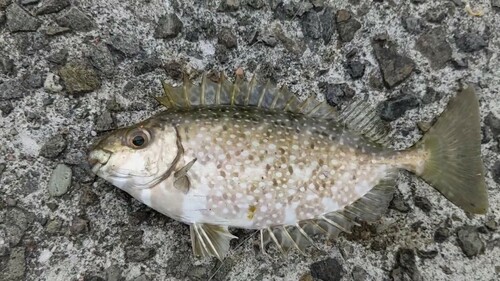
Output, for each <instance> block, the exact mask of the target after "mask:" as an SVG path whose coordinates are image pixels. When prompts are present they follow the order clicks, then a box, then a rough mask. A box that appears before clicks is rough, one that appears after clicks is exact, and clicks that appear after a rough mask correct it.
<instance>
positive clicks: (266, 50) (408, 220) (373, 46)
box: [0, 0, 500, 281]
mask: <svg viewBox="0 0 500 281" xmlns="http://www.w3.org/2000/svg"><path fill="white" fill-rule="evenodd" d="M469 2H470V5H471V7H472V8H473V9H474V10H479V9H482V10H483V11H484V15H483V16H480V17H479V16H477V17H476V16H470V15H469V14H468V13H467V12H466V11H464V8H465V6H464V4H463V1H459V0H454V1H441V2H439V3H436V1H423V0H413V1H380V0H377V1H372V0H338V1H324V0H306V1H297V0H286V1H284V0H272V1H262V0H219V1H211V2H210V1H209V2H207V1H194V0H185V1H173V0H164V1H163V0H162V1H138V0H133V1H119V0H109V1H97V0H79V1H68V0H40V1H38V0H16V1H12V0H0V111H1V115H2V117H0V138H1V139H2V145H1V146H0V186H1V187H2V188H0V198H2V200H0V280H8V278H10V279H14V280H38V279H43V280H53V279H61V280H73V279H74V280H102V279H104V280H166V279H168V280H209V279H210V277H211V276H212V275H213V276H214V278H213V280H235V281H239V280H277V281H281V280H302V281H305V280H320V279H319V278H320V277H321V278H326V279H327V280H328V279H329V278H332V279H334V280H336V279H341V280H391V278H392V279H394V280H410V279H413V280H476V279H477V280H495V279H496V278H497V277H498V273H497V272H498V271H499V269H498V266H499V265H498V263H497V261H496V260H495V259H494V258H493V257H497V256H500V247H499V246H498V245H500V244H499V242H498V241H500V240H499V237H498V235H499V230H498V229H499V228H498V223H499V221H500V217H499V214H500V211H499V207H498V206H500V194H499V193H498V192H497V191H498V187H499V185H500V162H499V160H498V153H499V149H500V147H499V138H500V136H499V133H498V132H499V130H500V129H498V128H499V126H497V123H498V122H497V121H498V119H499V116H500V103H499V100H498V95H499V92H498V89H499V88H500V81H499V79H498V77H500V73H499V72H498V67H497V66H498V65H500V56H498V53H499V51H500V43H499V42H500V41H499V34H498V32H496V30H497V26H500V8H499V6H500V5H499V4H498V1H496V0H481V1H478V2H477V3H476V2H473V1H469ZM236 69H238V71H239V72H241V70H243V73H244V75H245V77H246V78H249V77H250V76H251V75H253V74H257V75H259V76H262V78H265V79H267V78H268V79H270V80H271V81H274V82H276V83H278V84H279V85H285V86H288V88H289V89H290V91H291V92H294V93H297V94H298V95H299V96H300V97H301V98H305V96H307V95H309V94H312V95H317V96H318V98H319V99H323V98H324V99H326V101H327V102H328V103H329V104H331V105H332V106H334V107H336V108H340V109H341V108H344V107H345V106H346V105H348V104H349V103H350V102H351V101H352V100H353V99H356V100H357V99H363V100H366V101H367V102H368V103H370V104H372V105H373V107H374V108H378V109H379V110H380V109H383V110H381V111H380V114H381V116H384V118H385V119H386V121H387V122H388V124H387V126H388V128H390V129H391V132H390V136H391V137H392V139H391V145H392V146H393V147H394V148H396V149H404V148H407V147H411V146H412V145H413V144H414V143H415V142H416V141H417V140H418V139H419V138H420V137H421V135H422V134H423V133H424V131H423V130H419V128H422V129H425V128H428V127H429V124H432V122H433V121H434V120H436V118H437V116H438V115H439V114H440V113H441V112H443V111H444V109H445V108H446V104H447V102H448V101H449V99H450V98H451V97H453V96H454V95H455V93H456V92H457V90H458V89H459V88H460V86H461V85H464V84H469V83H471V84H473V85H474V87H475V89H476V90H477V93H478V97H479V102H480V112H481V122H482V123H481V126H482V132H483V144H482V147H481V152H482V158H483V162H484V166H485V169H486V173H485V174H486V178H487V179H486V182H487V184H488V187H489V195H490V209H491V210H490V211H489V212H488V213H487V214H486V215H474V216H472V215H470V214H466V213H465V212H463V211H461V210H460V209H459V208H457V207H455V206H453V205H452V204H451V203H450V202H449V201H448V200H446V199H445V198H444V197H443V196H442V195H440V194H439V192H436V191H435V190H433V189H432V188H431V187H429V185H427V184H426V183H425V182H424V181H422V180H421V179H419V178H418V177H417V176H415V175H413V174H410V173H405V172H402V173H400V176H399V178H398V182H397V189H398V190H397V192H396V195H395V197H394V199H393V200H392V202H391V205H390V209H389V210H388V211H387V212H386V213H385V214H384V215H383V217H382V219H381V220H380V221H377V222H374V223H371V224H365V223H363V224H362V225H361V226H360V227H356V229H355V231H354V233H353V234H351V235H341V236H340V237H338V238H336V239H335V240H334V241H333V242H331V243H330V242H326V241H325V240H322V239H321V238H320V237H321V235H319V237H318V238H315V240H316V241H318V243H317V245H318V247H319V250H317V249H313V248H311V249H308V250H307V252H308V254H309V255H308V256H305V257H303V256H300V255H296V254H292V255H290V256H288V257H286V258H283V257H282V256H281V255H280V254H279V253H278V252H277V251H270V252H269V255H266V256H265V255H262V254H261V253H260V251H259V249H258V248H255V247H254V244H257V243H258V241H257V239H256V237H255V236H251V237H250V238H249V239H248V240H247V239H246V237H249V236H246V235H250V234H251V233H252V232H251V231H246V232H245V231H240V230H238V231H237V235H238V236H239V237H240V239H239V240H238V241H234V243H233V244H234V245H233V246H232V250H231V254H230V256H229V257H228V258H227V259H226V260H224V262H222V263H221V262H219V261H217V260H216V259H197V258H195V257H193V254H192V250H191V246H190V237H189V228H188V227H187V226H185V225H184V224H181V223H179V222H177V221H175V220H173V219H170V218H167V217H165V216H162V215H160V214H159V213H157V212H155V211H153V210H151V209H149V208H148V207H146V206H145V205H143V204H139V203H138V202H137V200H135V199H133V198H131V197H130V196H129V195H128V194H126V193H124V192H122V191H120V190H119V189H117V188H115V187H113V186H111V185H110V184H108V183H106V182H105V181H103V180H102V179H99V178H97V177H95V176H94V175H93V174H92V172H91V170H90V167H89V165H88V163H87V161H86V158H87V155H88V149H89V147H90V146H91V145H92V143H94V142H95V141H96V140H97V139H98V138H100V137H101V136H103V135H104V134H106V133H108V132H109V131H110V130H113V129H114V128H117V127H121V126H124V125H128V124H133V123H136V122H138V121H140V120H144V119H145V118H147V117H149V116H151V115H152V114H154V113H155V112H158V111H159V110H161V109H162V108H161V106H158V104H157V103H156V101H155V100H154V99H153V97H154V96H158V95H160V94H161V91H162V88H161V81H162V80H167V81H168V82H169V83H176V84H178V83H180V82H181V81H182V78H183V76H184V75H186V76H188V77H190V78H191V79H193V80H194V83H199V81H200V75H201V73H203V72H207V71H224V72H225V73H226V74H227V75H228V76H229V77H230V78H232V77H234V73H235V71H236ZM389 122H390V123H389ZM425 124H427V125H425ZM60 165H63V166H62V167H64V168H56V170H59V172H55V171H54V168H55V167H56V166H57V167H59V166H60ZM54 174H55V175H56V176H54ZM58 174H59V175H58ZM54 195H58V196H54ZM462 226H467V227H465V228H463V227H462ZM463 249H464V250H463ZM465 253H468V254H469V255H471V257H468V256H467V255H466V254H465ZM322 265H323V266H322ZM322 274H323V275H322ZM7 277H8V278H7ZM301 278H303V279H301Z"/></svg>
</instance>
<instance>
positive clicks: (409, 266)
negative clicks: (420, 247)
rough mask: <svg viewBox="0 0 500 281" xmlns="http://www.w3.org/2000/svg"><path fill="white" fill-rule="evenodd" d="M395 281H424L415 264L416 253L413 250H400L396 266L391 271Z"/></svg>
mask: <svg viewBox="0 0 500 281" xmlns="http://www.w3.org/2000/svg"><path fill="white" fill-rule="evenodd" d="M391 277H392V279H393V280H408V281H410V280H412V281H422V280H423V278H422V276H421V275H420V272H419V271H418V268H417V265H416V263H415V253H414V252H413V250H411V249H405V248H400V249H399V250H398V252H397V253H396V265H395V267H394V269H393V270H392V271H391Z"/></svg>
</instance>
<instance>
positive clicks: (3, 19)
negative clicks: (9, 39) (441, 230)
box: [0, 11, 7, 27]
mask: <svg viewBox="0 0 500 281" xmlns="http://www.w3.org/2000/svg"><path fill="white" fill-rule="evenodd" d="M6 21H7V16H6V15H5V12H4V11H0V27H2V25H3V24H4V23H5V22H6Z"/></svg>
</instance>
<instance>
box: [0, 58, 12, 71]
mask: <svg viewBox="0 0 500 281" xmlns="http://www.w3.org/2000/svg"><path fill="white" fill-rule="evenodd" d="M14 73H15V71H14V60H13V59H11V58H9V57H7V56H0V74H3V75H8V76H11V75H13V74H14Z"/></svg>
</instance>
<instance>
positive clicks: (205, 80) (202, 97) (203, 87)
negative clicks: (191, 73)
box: [200, 73, 207, 105]
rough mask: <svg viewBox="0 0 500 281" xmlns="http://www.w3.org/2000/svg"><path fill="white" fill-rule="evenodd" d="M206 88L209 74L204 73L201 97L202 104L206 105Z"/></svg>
mask: <svg viewBox="0 0 500 281" xmlns="http://www.w3.org/2000/svg"><path fill="white" fill-rule="evenodd" d="M206 89H207V75H206V74H205V73H203V76H202V77H201V98H200V104H201V105H205V93H206Z"/></svg>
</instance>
